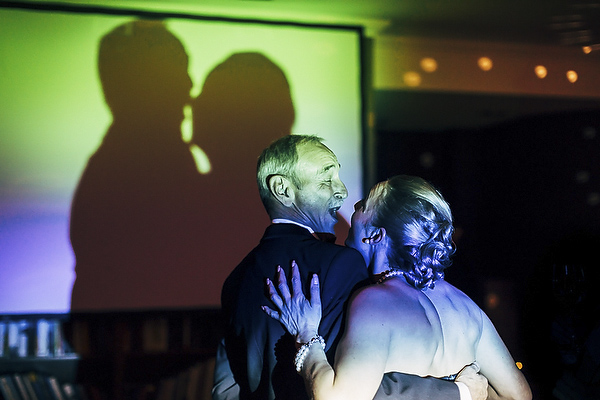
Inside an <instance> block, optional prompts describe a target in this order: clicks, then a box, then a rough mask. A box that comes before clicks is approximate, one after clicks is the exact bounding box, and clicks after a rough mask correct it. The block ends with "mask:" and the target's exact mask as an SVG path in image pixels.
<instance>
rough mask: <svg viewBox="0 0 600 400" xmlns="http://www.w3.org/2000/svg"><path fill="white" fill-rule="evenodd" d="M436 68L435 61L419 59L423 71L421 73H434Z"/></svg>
mask: <svg viewBox="0 0 600 400" xmlns="http://www.w3.org/2000/svg"><path fill="white" fill-rule="evenodd" d="M437 67H438V65H437V61H435V59H434V58H431V57H425V58H423V59H421V68H422V69H423V71H425V72H434V71H435V70H437Z"/></svg>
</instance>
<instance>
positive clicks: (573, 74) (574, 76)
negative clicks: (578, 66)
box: [567, 70, 578, 83]
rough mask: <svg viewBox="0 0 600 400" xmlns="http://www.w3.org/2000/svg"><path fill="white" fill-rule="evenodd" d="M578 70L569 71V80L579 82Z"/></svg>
mask: <svg viewBox="0 0 600 400" xmlns="http://www.w3.org/2000/svg"><path fill="white" fill-rule="evenodd" d="M577 78H578V76H577V72H575V71H573V70H569V71H567V79H568V80H569V82H571V83H575V82H577Z"/></svg>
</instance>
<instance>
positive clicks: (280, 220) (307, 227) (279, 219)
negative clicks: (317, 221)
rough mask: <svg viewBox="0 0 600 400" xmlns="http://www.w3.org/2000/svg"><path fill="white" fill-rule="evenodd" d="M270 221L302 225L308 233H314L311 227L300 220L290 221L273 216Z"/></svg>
mask: <svg viewBox="0 0 600 400" xmlns="http://www.w3.org/2000/svg"><path fill="white" fill-rule="evenodd" d="M271 222H272V223H274V224H294V225H298V226H301V227H303V228H304V229H306V230H308V231H309V232H310V233H315V230H314V229H313V228H311V227H310V226H307V225H304V224H301V223H300V222H296V221H292V220H291V219H287V218H274V219H273V220H272V221H271Z"/></svg>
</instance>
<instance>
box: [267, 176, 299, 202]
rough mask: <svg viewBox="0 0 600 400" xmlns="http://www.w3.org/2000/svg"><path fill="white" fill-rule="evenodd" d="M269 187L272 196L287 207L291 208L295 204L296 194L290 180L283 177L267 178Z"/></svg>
mask: <svg viewBox="0 0 600 400" xmlns="http://www.w3.org/2000/svg"><path fill="white" fill-rule="evenodd" d="M267 186H268V187H269V191H270V192H271V195H272V196H273V197H274V198H275V199H277V201H279V202H280V203H281V204H283V205H284V206H285V207H291V205H292V204H293V203H294V199H295V192H294V191H293V190H292V188H291V184H290V181H289V179H288V178H286V177H284V176H283V175H271V176H270V177H269V178H267Z"/></svg>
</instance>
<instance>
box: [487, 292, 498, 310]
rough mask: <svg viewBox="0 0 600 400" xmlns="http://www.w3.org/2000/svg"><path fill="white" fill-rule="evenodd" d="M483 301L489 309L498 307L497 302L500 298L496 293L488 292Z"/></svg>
mask: <svg viewBox="0 0 600 400" xmlns="http://www.w3.org/2000/svg"><path fill="white" fill-rule="evenodd" d="M485 303H486V305H487V307H488V308H489V309H494V308H496V307H498V304H499V303H500V298H499V297H498V295H497V294H496V293H493V292H492V293H488V295H487V296H486V299H485Z"/></svg>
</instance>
